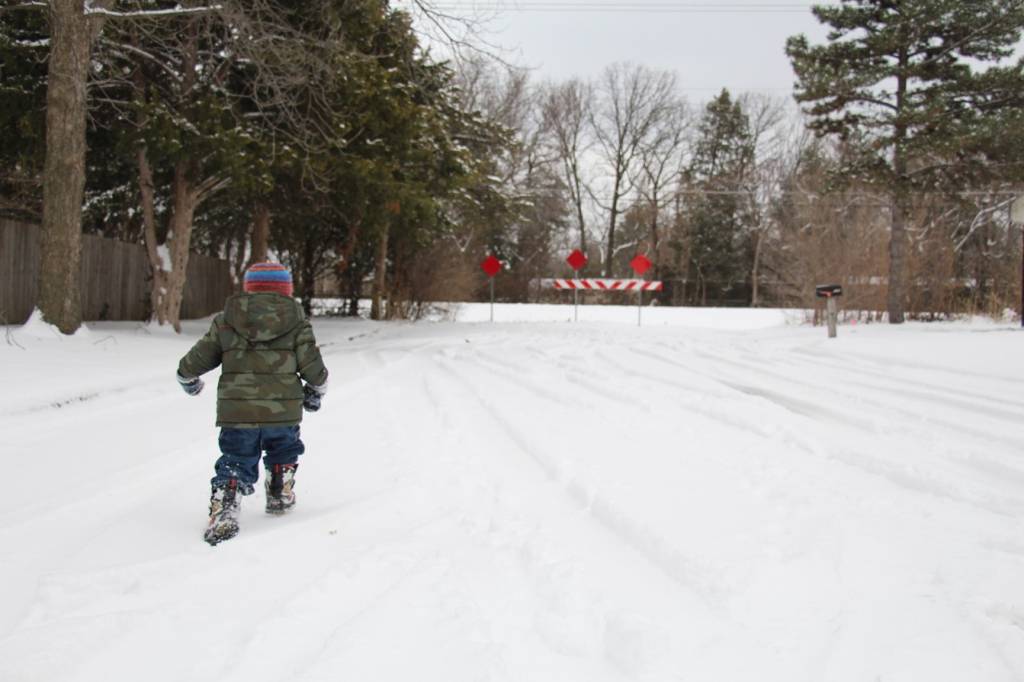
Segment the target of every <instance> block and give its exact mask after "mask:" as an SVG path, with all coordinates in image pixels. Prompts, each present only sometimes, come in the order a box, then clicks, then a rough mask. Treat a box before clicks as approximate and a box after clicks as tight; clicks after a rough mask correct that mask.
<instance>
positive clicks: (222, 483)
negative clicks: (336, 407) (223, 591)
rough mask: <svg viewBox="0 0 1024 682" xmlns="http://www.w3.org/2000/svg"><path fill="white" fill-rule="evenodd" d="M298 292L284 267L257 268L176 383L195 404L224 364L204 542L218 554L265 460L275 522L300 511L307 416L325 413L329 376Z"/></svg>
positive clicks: (185, 363)
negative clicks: (302, 429) (298, 477)
mask: <svg viewBox="0 0 1024 682" xmlns="http://www.w3.org/2000/svg"><path fill="white" fill-rule="evenodd" d="M292 290H293V288H292V276H291V273H290V272H289V271H288V269H287V268H285V267H284V266H283V265H280V264H279V263H257V264H255V265H253V266H252V267H250V268H249V269H248V270H247V271H246V273H245V282H244V291H245V293H242V294H239V295H237V296H232V297H231V298H229V299H228V300H227V303H226V304H225V306H224V312H222V313H220V314H219V315H217V317H215V318H214V320H213V324H211V325H210V330H209V331H208V332H207V333H206V335H205V336H204V337H203V338H201V339H199V341H197V342H196V344H195V345H194V346H193V347H192V349H191V350H190V351H189V352H188V353H187V354H186V355H185V357H183V358H182V359H181V362H180V363H179V365H178V383H180V384H181V387H182V388H183V389H184V390H185V392H186V393H187V394H189V395H193V396H194V395H199V392H200V391H202V390H203V380H202V379H200V378H199V377H200V375H202V374H204V373H206V372H209V371H210V370H211V369H214V368H215V367H217V366H218V365H223V369H222V370H221V375H220V381H219V383H218V385H217V426H219V427H221V432H220V438H219V443H220V451H221V456H220V458H219V459H218V460H217V463H216V465H215V467H214V468H215V470H216V475H215V476H214V477H213V479H212V480H211V482H210V483H211V486H212V493H211V495H210V522H209V524H208V525H207V527H206V532H205V534H204V536H203V537H204V539H205V540H206V541H207V542H208V543H210V544H211V545H216V544H217V543H218V542H221V541H223V540H228V539H230V538H233V537H234V536H235V535H236V534H237V533H238V512H239V502H240V501H239V497H238V496H239V495H243V496H244V495H251V494H252V493H253V492H254V485H255V484H256V482H257V480H258V479H259V461H260V454H261V453H262V452H265V453H266V455H265V457H264V458H263V463H264V466H265V468H266V475H265V477H264V489H265V491H266V495H267V507H266V511H267V513H268V514H283V513H284V512H286V511H287V510H289V509H291V508H292V506H294V505H295V492H294V486H295V471H296V469H298V466H299V465H298V458H299V455H301V454H302V453H303V452H304V451H305V446H303V444H302V441H301V440H300V439H299V422H301V421H302V410H303V409H305V410H306V411H308V412H316V411H317V410H319V409H320V400H321V398H322V397H323V395H324V393H325V392H326V390H327V368H326V367H325V366H324V362H323V359H322V358H321V357H320V349H319V348H317V345H316V338H315V337H314V336H313V327H312V326H311V325H310V323H309V320H307V319H305V316H304V315H303V313H302V307H301V306H300V305H299V303H298V301H296V300H295V299H294V298H292ZM300 379H301V381H300ZM303 381H304V382H305V384H303Z"/></svg>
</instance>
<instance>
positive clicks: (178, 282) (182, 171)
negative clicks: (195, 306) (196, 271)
mask: <svg viewBox="0 0 1024 682" xmlns="http://www.w3.org/2000/svg"><path fill="white" fill-rule="evenodd" d="M171 186H172V189H171V193H172V198H171V200H172V202H173V203H172V213H171V219H170V234H169V235H168V239H167V241H168V242H170V253H171V271H170V273H169V274H168V276H167V293H166V295H165V296H164V299H163V318H162V319H164V320H166V321H167V322H170V323H171V325H173V327H174V331H176V332H181V302H182V300H183V299H184V297H185V280H186V273H187V272H188V258H189V246H190V245H191V243H192V218H193V217H194V216H195V211H196V206H198V204H199V200H198V195H197V192H196V191H195V188H194V187H193V186H192V182H191V180H189V177H188V162H187V161H179V162H178V163H177V164H176V165H175V167H174V180H173V182H172V184H171Z"/></svg>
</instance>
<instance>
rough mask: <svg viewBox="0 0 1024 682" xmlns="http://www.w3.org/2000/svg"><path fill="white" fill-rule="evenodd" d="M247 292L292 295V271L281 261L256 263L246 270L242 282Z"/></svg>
mask: <svg viewBox="0 0 1024 682" xmlns="http://www.w3.org/2000/svg"><path fill="white" fill-rule="evenodd" d="M242 287H243V289H245V292H246V293H249V294H255V293H273V294H281V295H282V296H291V295H292V293H293V292H294V288H293V284H292V273H290V272H289V271H288V268H286V267H285V266H283V265H281V264H280V263H254V264H253V265H252V266H250V268H249V269H248V270H246V271H245V280H244V281H243V283H242Z"/></svg>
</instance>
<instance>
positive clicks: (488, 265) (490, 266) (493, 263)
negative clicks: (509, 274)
mask: <svg viewBox="0 0 1024 682" xmlns="http://www.w3.org/2000/svg"><path fill="white" fill-rule="evenodd" d="M480 267H481V268H483V270H484V272H486V273H487V276H488V277H494V276H495V275H497V274H498V273H499V272H501V261H500V260H498V259H497V258H495V257H494V256H493V255H491V256H488V257H487V258H484V262H483V263H481V264H480Z"/></svg>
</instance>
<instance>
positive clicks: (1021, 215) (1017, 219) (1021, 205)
mask: <svg viewBox="0 0 1024 682" xmlns="http://www.w3.org/2000/svg"><path fill="white" fill-rule="evenodd" d="M1010 220H1011V221H1012V222H1014V223H1016V224H1017V225H1019V226H1020V227H1021V237H1020V326H1021V327H1024V196H1019V197H1017V198H1016V199H1014V200H1013V203H1012V204H1010Z"/></svg>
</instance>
